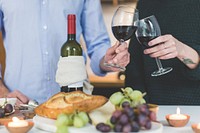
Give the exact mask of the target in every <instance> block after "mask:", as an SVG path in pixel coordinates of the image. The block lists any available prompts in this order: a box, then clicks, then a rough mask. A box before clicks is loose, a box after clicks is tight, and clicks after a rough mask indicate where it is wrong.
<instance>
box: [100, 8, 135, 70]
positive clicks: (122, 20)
mask: <svg viewBox="0 0 200 133" xmlns="http://www.w3.org/2000/svg"><path fill="white" fill-rule="evenodd" d="M138 19H139V13H138V10H137V9H135V8H133V7H129V6H119V8H118V9H117V10H116V11H115V14H114V16H113V18H112V24H111V26H112V32H113V34H114V36H115V38H116V39H117V40H118V41H119V43H120V45H121V44H122V45H123V43H124V42H125V41H127V40H128V39H130V38H131V36H132V35H133V33H134V32H135V30H136V27H137V22H138ZM114 57H115V56H114ZM114 57H113V58H114ZM122 59H123V58H122ZM104 65H105V66H108V67H114V68H117V69H120V70H121V71H125V70H126V68H125V67H123V66H121V65H119V64H117V63H115V62H112V63H109V62H107V61H106V62H104Z"/></svg>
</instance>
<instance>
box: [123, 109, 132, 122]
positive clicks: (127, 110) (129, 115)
mask: <svg viewBox="0 0 200 133" xmlns="http://www.w3.org/2000/svg"><path fill="white" fill-rule="evenodd" d="M123 112H124V113H126V114H127V116H128V117H129V118H131V119H134V116H135V115H134V109H133V108H131V107H130V108H128V107H126V108H124V110H123Z"/></svg>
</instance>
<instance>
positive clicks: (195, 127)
mask: <svg viewBox="0 0 200 133" xmlns="http://www.w3.org/2000/svg"><path fill="white" fill-rule="evenodd" d="M192 130H193V131H194V132H195V133H200V123H198V124H196V123H195V124H192Z"/></svg>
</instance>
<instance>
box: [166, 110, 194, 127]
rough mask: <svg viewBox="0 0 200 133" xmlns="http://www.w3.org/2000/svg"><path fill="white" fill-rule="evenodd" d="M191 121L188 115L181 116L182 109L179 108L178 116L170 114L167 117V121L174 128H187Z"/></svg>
mask: <svg viewBox="0 0 200 133" xmlns="http://www.w3.org/2000/svg"><path fill="white" fill-rule="evenodd" d="M189 119H190V116H189V115H187V114H181V113H180V108H179V107H178V108H177V110H176V114H168V115H166V120H167V122H168V123H169V125H170V126H173V127H183V126H185V125H186V124H187V123H188V121H189Z"/></svg>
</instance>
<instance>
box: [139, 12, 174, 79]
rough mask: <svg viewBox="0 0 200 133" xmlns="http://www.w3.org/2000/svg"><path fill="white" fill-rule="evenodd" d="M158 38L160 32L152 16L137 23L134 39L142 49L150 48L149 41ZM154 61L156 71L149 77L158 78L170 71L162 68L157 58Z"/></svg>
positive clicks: (170, 69) (168, 68)
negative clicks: (135, 38)
mask: <svg viewBox="0 0 200 133" xmlns="http://www.w3.org/2000/svg"><path fill="white" fill-rule="evenodd" d="M158 36H161V30H160V26H159V24H158V22H157V19H156V18H155V16H154V15H152V16H149V17H146V18H144V19H141V20H140V21H139V22H138V27H137V31H136V37H137V39H138V41H139V42H140V44H142V46H144V48H150V46H149V45H148V43H149V41H151V40H153V39H155V38H157V37H158ZM155 59H156V64H157V66H158V70H157V71H154V72H153V73H152V74H151V76H160V75H163V74H166V73H168V72H170V71H172V68H171V67H167V68H163V66H162V64H161V61H160V59H158V58H157V57H156V58H155Z"/></svg>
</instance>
